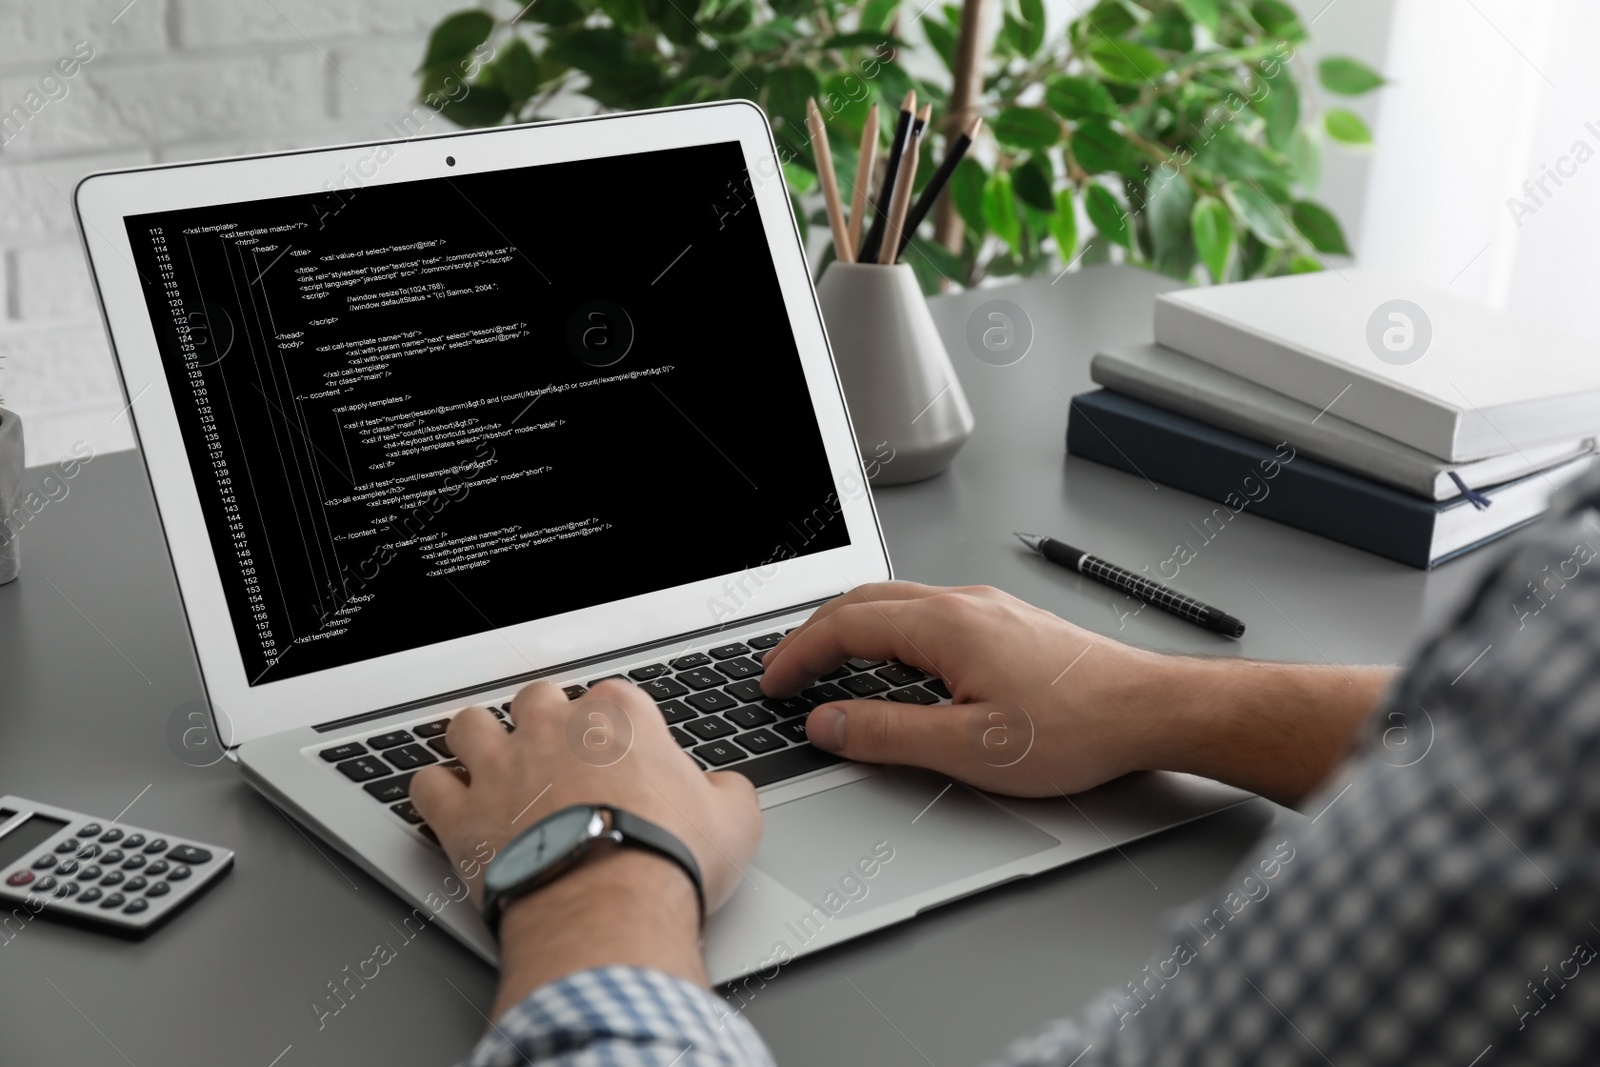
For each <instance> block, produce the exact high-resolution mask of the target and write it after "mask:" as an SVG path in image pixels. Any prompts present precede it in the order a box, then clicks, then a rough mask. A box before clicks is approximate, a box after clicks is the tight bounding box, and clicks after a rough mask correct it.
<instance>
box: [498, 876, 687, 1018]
mask: <svg viewBox="0 0 1600 1067" xmlns="http://www.w3.org/2000/svg"><path fill="white" fill-rule="evenodd" d="M613 964H617V965H624V966H634V967H649V968H653V969H655V970H659V971H664V972H666V973H668V974H672V975H676V976H678V977H680V978H685V979H688V980H689V981H691V982H697V983H699V984H701V985H704V984H705V982H706V978H705V966H704V963H703V961H702V959H701V956H700V902H699V897H698V896H697V895H696V893H695V889H694V884H693V883H692V882H691V881H690V880H689V876H688V874H686V873H685V872H684V871H683V869H682V868H681V867H679V866H678V865H677V864H676V863H674V862H672V861H671V860H669V859H666V858H665V857H662V856H657V855H654V854H652V853H649V852H645V851H642V850H639V849H636V848H618V847H615V846H613V845H610V844H598V845H596V846H595V849H594V852H593V854H591V855H590V856H589V857H588V858H586V859H585V860H584V861H583V862H582V863H581V864H579V865H578V866H577V867H575V868H573V869H572V870H571V871H568V872H567V873H566V874H565V875H563V876H562V877H560V878H558V879H556V880H555V881H554V882H551V883H550V884H549V885H547V886H544V887H542V888H540V889H538V890H537V891H535V892H533V893H530V894H528V895H527V896H524V897H520V898H518V899H517V900H514V901H512V902H511V903H510V904H508V905H507V906H506V909H505V912H504V914H503V916H502V917H501V921H500V974H501V980H500V995H499V997H498V998H497V999H496V1002H495V1010H494V1015H495V1017H498V1016H499V1014H500V1013H501V1012H503V1011H505V1010H506V1009H507V1008H509V1007H511V1006H512V1005H513V1004H515V1003H516V1002H517V1001H518V1000H520V999H521V998H522V997H524V996H526V995H527V994H528V993H530V992H532V991H533V990H534V989H537V988H538V987H539V986H542V985H545V984H547V983H549V982H553V981H556V980H557V979H559V978H562V977H564V976H566V975H568V974H572V973H575V972H577V971H582V970H587V969H589V968H592V967H605V966H610V965H613Z"/></svg>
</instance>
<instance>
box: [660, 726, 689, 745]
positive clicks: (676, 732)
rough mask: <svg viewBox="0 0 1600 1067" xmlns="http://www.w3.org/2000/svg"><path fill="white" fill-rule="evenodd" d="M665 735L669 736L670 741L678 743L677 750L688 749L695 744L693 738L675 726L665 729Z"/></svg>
mask: <svg viewBox="0 0 1600 1067" xmlns="http://www.w3.org/2000/svg"><path fill="white" fill-rule="evenodd" d="M667 733H669V734H671V735H672V739H673V740H674V741H676V742H678V747H679V748H688V747H689V746H690V745H692V744H694V743H695V739H694V738H692V737H690V736H689V735H688V734H686V733H684V732H683V731H682V730H680V729H678V728H677V727H676V726H669V727H668V728H667Z"/></svg>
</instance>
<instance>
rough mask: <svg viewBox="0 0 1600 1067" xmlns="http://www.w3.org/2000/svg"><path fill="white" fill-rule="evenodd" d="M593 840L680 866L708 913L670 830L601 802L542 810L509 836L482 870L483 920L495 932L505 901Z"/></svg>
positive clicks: (574, 860)
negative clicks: (546, 812) (537, 817)
mask: <svg viewBox="0 0 1600 1067" xmlns="http://www.w3.org/2000/svg"><path fill="white" fill-rule="evenodd" d="M596 841H610V842H613V843H614V844H617V845H620V846H624V847H627V848H641V849H644V850H645V851H646V852H654V853H655V854H656V855H658V856H663V857H665V858H667V859H669V860H671V861H672V862H674V863H676V864H677V865H678V866H679V867H682V868H683V871H684V873H685V874H687V875H688V876H689V881H691V882H693V883H694V893H695V896H696V897H697V898H698V899H699V901H700V919H701V921H702V922H703V921H704V920H705V915H706V890H705V883H704V881H703V880H702V879H701V877H700V865H699V864H698V863H696V862H695V859H694V853H692V852H690V851H689V849H688V848H687V847H686V846H685V845H684V843H683V842H682V841H680V840H678V838H677V837H676V836H675V835H673V834H672V833H670V832H668V831H666V830H663V829H662V828H661V827H659V826H657V825H656V824H655V823H653V822H650V821H649V820H648V819H641V818H640V817H639V816H637V815H634V814H632V813H630V812H626V811H623V810H621V809H620V808H612V807H608V806H606V805H604V804H574V805H572V806H571V807H570V808H562V809H561V810H560V811H557V812H554V813H552V814H550V815H546V816H545V817H544V818H543V819H540V820H539V821H538V822H536V823H534V824H533V825H532V826H530V827H528V828H527V829H526V830H524V831H522V833H520V834H518V835H517V836H516V837H514V838H512V840H511V843H510V844H508V845H507V846H506V847H505V849H504V850H502V851H501V853H500V854H499V855H498V856H496V857H495V858H494V859H493V860H492V861H490V863H489V868H488V870H487V871H485V872H484V875H483V919H484V922H486V923H488V924H489V929H490V930H491V931H492V932H493V933H494V935H495V936H496V937H499V936H500V917H501V916H502V915H503V914H505V910H506V906H507V905H509V904H510V903H511V902H512V901H514V900H516V899H518V898H519V897H523V896H526V895H527V894H529V893H532V892H533V891H534V890H536V889H539V888H541V887H543V886H546V885H549V884H550V883H551V882H553V881H555V880H556V879H557V878H560V877H561V876H562V875H564V874H566V873H567V872H568V871H570V870H572V869H573V868H574V867H576V866H577V865H578V864H580V863H582V862H583V860H584V857H586V856H587V855H588V854H589V851H590V849H592V848H593V847H594V843H595V842H596Z"/></svg>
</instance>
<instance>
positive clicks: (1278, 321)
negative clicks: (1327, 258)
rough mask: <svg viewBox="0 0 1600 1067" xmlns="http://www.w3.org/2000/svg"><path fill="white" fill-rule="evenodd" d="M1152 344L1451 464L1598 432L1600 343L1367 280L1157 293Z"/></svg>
mask: <svg viewBox="0 0 1600 1067" xmlns="http://www.w3.org/2000/svg"><path fill="white" fill-rule="evenodd" d="M1397 302H1405V303H1404V304H1401V305H1399V306H1397ZM1155 339H1156V341H1158V342H1159V343H1161V344H1163V345H1166V346H1167V347H1168V348H1175V349H1177V350H1178V351H1180V352H1184V353H1187V354H1188V355H1191V356H1194V357H1196V358H1197V359H1201V360H1204V361H1205V362H1207V363H1210V364H1212V365H1213V366H1216V367H1220V368H1222V369H1223V370H1226V371H1230V372H1232V373H1234V374H1237V375H1239V376H1241V377H1243V378H1247V379H1249V380H1250V381H1253V382H1255V383H1256V384H1258V385H1263V386H1265V387H1267V388H1268V389H1272V390H1274V391H1276V392H1279V393H1283V394H1285V395H1287V396H1291V397H1293V398H1294V399H1296V400H1299V401H1302V402H1304V403H1306V404H1309V405H1311V406H1312V407H1314V408H1316V409H1317V410H1319V411H1322V410H1328V411H1332V412H1336V413H1337V414H1339V415H1340V416H1341V417H1343V418H1344V419H1346V420H1347V421H1349V422H1353V423H1356V424H1357V425H1359V426H1364V427H1366V428H1367V429H1369V430H1373V431H1375V432H1377V433H1380V434H1383V435H1384V436H1386V437H1393V438H1395V439H1396V440H1398V441H1403V442H1405V443H1406V444H1408V445H1411V446H1413V447H1414V448H1418V449H1421V450H1422V451H1423V452H1426V453H1428V454H1429V455H1432V456H1437V457H1438V458H1440V459H1444V460H1449V461H1451V462H1452V463H1462V462H1466V461H1470V460H1476V459H1483V458H1486V457H1489V456H1497V455H1502V454H1504V453H1506V452H1513V451H1515V450H1517V449H1519V448H1526V447H1528V446H1529V445H1535V444H1544V443H1549V442H1555V441H1560V440H1572V439H1576V438H1580V437H1588V436H1591V435H1594V434H1597V433H1600V345H1596V344H1592V343H1585V342H1581V341H1576V340H1573V339H1571V338H1568V337H1564V336H1562V335H1560V334H1557V333H1554V332H1551V331H1549V330H1545V329H1542V328H1540V327H1538V326H1535V325H1531V324H1527V323H1523V322H1520V321H1518V320H1516V319H1514V318H1512V317H1511V316H1509V315H1506V314H1505V313H1503V312H1498V311H1495V310H1493V309H1491V308H1487V307H1484V306H1483V305H1481V304H1476V303H1473V302H1472V301H1470V300H1466V299H1463V298H1461V297H1458V296H1454V295H1452V294H1449V293H1446V292H1443V291H1441V290H1438V289H1434V288H1432V287H1430V286H1427V285H1423V284H1421V283H1419V282H1413V281H1409V280H1406V279H1403V278H1396V277H1391V276H1388V275H1384V274H1379V273H1376V272H1372V271H1364V270H1355V269H1343V270H1338V271H1323V272H1320V273H1316V274H1296V275H1288V276H1285V277H1281V278H1262V279H1258V280H1256V281H1249V282H1238V283H1236V284H1232V285H1216V286H1211V287H1209V288H1203V289H1184V290H1180V291H1177V292H1170V293H1162V294H1161V295H1160V296H1158V297H1156V309H1155Z"/></svg>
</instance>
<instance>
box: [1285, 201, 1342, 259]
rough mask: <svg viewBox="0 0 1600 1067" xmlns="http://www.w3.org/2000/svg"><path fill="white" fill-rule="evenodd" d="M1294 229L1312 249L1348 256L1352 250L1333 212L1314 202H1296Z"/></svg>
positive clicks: (1293, 212) (1293, 213)
mask: <svg viewBox="0 0 1600 1067" xmlns="http://www.w3.org/2000/svg"><path fill="white" fill-rule="evenodd" d="M1292 215H1293V218H1294V228H1295V229H1297V230H1299V231H1300V233H1301V235H1302V236H1304V237H1305V239H1306V240H1308V241H1310V242H1311V247H1312V248H1315V249H1316V250H1317V251H1318V252H1327V253H1329V254H1330V255H1339V256H1348V255H1349V254H1350V248H1349V246H1348V245H1346V244H1345V242H1344V231H1343V230H1342V229H1340V228H1339V220H1338V219H1336V218H1334V217H1333V212H1331V211H1329V210H1328V209H1327V208H1325V207H1323V206H1322V205H1321V204H1319V203H1317V202H1316V201H1314V200H1296V201H1295V202H1294V208H1293V211H1292Z"/></svg>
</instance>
